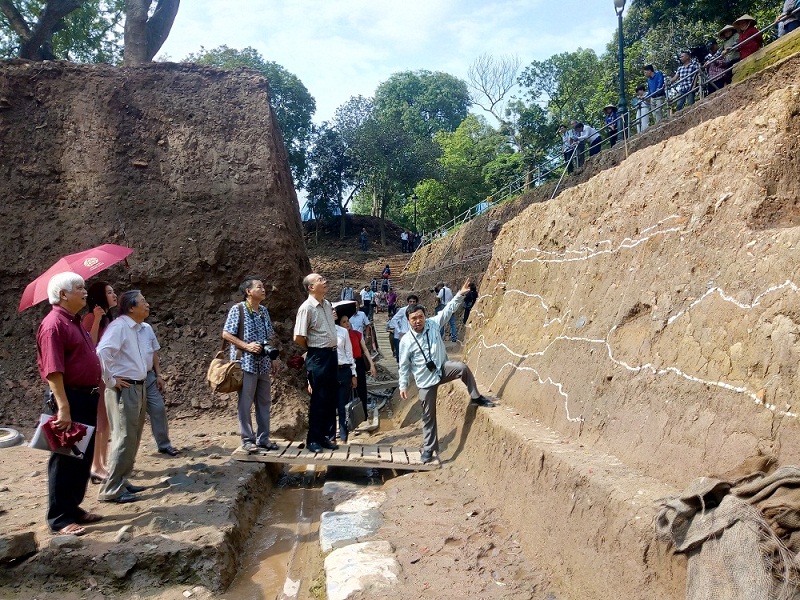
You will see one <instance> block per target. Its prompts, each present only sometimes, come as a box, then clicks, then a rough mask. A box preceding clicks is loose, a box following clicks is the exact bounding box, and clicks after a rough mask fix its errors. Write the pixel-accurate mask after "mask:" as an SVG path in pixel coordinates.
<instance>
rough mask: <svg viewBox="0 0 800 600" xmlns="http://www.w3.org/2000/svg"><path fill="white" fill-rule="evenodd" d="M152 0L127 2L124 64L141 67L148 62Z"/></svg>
mask: <svg viewBox="0 0 800 600" xmlns="http://www.w3.org/2000/svg"><path fill="white" fill-rule="evenodd" d="M149 9H150V0H125V52H124V58H123V64H124V65H125V66H129V65H141V64H144V63H146V62H148V60H147V11H148V10H149Z"/></svg>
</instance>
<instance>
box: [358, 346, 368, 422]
mask: <svg viewBox="0 0 800 600" xmlns="http://www.w3.org/2000/svg"><path fill="white" fill-rule="evenodd" d="M356 378H357V380H358V386H357V387H356V393H357V394H358V397H359V398H360V399H361V405H362V406H363V407H364V416H365V417H366V416H367V361H366V360H364V357H363V356H359V357H358V358H357V359H356Z"/></svg>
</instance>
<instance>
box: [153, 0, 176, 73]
mask: <svg viewBox="0 0 800 600" xmlns="http://www.w3.org/2000/svg"><path fill="white" fill-rule="evenodd" d="M180 5H181V0H158V5H157V6H156V10H155V11H154V12H153V16H152V17H150V20H149V21H148V22H147V60H148V62H149V61H152V60H153V59H154V58H155V57H156V54H158V51H159V50H161V46H163V45H164V42H166V41H167V38H168V37H169V32H170V31H171V30H172V24H173V23H174V22H175V17H176V16H177V14H178V8H179V7H180Z"/></svg>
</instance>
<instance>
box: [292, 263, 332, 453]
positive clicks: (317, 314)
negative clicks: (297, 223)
mask: <svg viewBox="0 0 800 600" xmlns="http://www.w3.org/2000/svg"><path fill="white" fill-rule="evenodd" d="M303 287H304V288H305V289H306V291H308V298H307V299H306V301H305V302H303V304H301V305H300V308H298V309H297V320H296V321H295V325H294V341H295V343H296V344H297V345H298V346H300V347H301V348H303V349H305V350H307V353H306V374H307V376H308V385H309V387H310V388H311V403H310V406H309V411H308V435H307V436H306V447H307V448H308V450H309V451H311V452H321V451H322V449H323V448H327V449H329V450H336V449H337V448H338V447H339V446H338V445H337V444H336V443H334V442H332V441H330V440H329V439H328V431H329V426H330V423H331V422H333V421H334V419H335V418H336V416H335V415H336V405H337V402H338V391H339V381H338V370H339V363H338V359H337V354H336V341H337V338H336V323H335V322H334V320H333V306H331V303H330V302H328V300H326V299H325V295H326V294H327V293H328V280H327V279H325V278H324V277H323V276H322V275H320V274H319V273H311V274H310V275H306V277H305V278H304V279H303Z"/></svg>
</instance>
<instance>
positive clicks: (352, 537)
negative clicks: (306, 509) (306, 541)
mask: <svg viewBox="0 0 800 600" xmlns="http://www.w3.org/2000/svg"><path fill="white" fill-rule="evenodd" d="M382 523H383V517H382V516H381V513H380V512H378V511H377V510H375V509H370V510H364V511H360V512H353V513H338V512H324V513H322V517H321V518H320V523H319V543H320V546H321V547H322V551H323V552H330V551H331V550H333V549H334V548H341V547H343V546H346V545H348V544H354V543H356V542H358V541H359V539H362V538H365V537H367V536H369V535H373V534H375V532H377V531H378V529H380V527H381V524H382Z"/></svg>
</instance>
